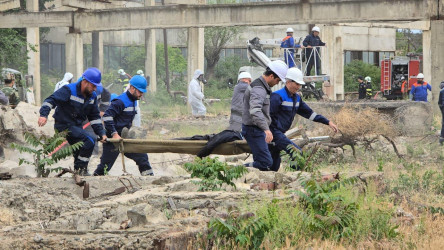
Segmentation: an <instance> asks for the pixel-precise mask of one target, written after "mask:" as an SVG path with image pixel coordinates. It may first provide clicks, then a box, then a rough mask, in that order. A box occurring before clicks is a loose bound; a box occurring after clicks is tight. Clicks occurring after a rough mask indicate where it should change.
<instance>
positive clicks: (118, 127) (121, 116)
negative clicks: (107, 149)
mask: <svg viewBox="0 0 444 250" xmlns="http://www.w3.org/2000/svg"><path fill="white" fill-rule="evenodd" d="M136 101H137V100H136V99H135V98H134V97H133V96H132V95H131V93H130V92H129V91H126V92H125V93H123V94H121V95H119V96H118V97H117V98H116V99H114V100H112V101H111V105H110V106H109V108H108V109H107V110H106V111H105V114H104V115H103V122H104V123H105V128H106V135H107V136H108V137H111V136H112V135H113V134H115V133H118V134H119V135H121V133H122V129H123V128H125V127H126V128H131V126H132V123H133V119H134V116H135V115H136V112H137V111H136V106H137V102H136Z"/></svg>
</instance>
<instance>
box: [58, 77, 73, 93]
mask: <svg viewBox="0 0 444 250" xmlns="http://www.w3.org/2000/svg"><path fill="white" fill-rule="evenodd" d="M73 77H74V76H73V74H71V73H69V72H66V73H65V75H64V76H63V79H62V80H61V81H60V82H58V83H56V85H55V88H54V92H56V91H57V90H59V89H60V88H61V87H63V86H65V85H68V84H70V83H71V81H72V78H73Z"/></svg>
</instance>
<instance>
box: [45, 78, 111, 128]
mask: <svg viewBox="0 0 444 250" xmlns="http://www.w3.org/2000/svg"><path fill="white" fill-rule="evenodd" d="M80 84H81V82H80V81H79V82H76V83H70V84H68V85H65V86H63V87H62V88H60V89H59V90H57V91H56V92H54V93H53V94H52V95H50V96H49V97H48V98H46V99H45V101H43V104H42V107H41V108H40V116H41V117H48V115H49V113H50V112H51V109H53V108H56V107H57V108H56V110H55V112H54V115H53V117H54V119H55V124H54V126H55V127H56V129H57V130H59V131H63V130H65V129H69V127H71V126H82V123H83V121H85V120H86V119H88V120H89V121H90V123H91V126H92V128H93V129H94V132H95V133H96V134H97V135H99V136H102V135H105V130H104V129H103V125H102V120H101V118H100V112H99V108H98V106H97V95H96V93H95V92H93V93H92V95H91V96H88V97H86V98H85V97H84V96H83V95H82V93H81V91H80Z"/></svg>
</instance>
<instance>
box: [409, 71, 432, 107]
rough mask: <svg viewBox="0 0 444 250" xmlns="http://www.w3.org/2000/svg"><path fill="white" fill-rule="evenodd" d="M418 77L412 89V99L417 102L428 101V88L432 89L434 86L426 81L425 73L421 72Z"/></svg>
mask: <svg viewBox="0 0 444 250" xmlns="http://www.w3.org/2000/svg"><path fill="white" fill-rule="evenodd" d="M416 79H418V80H417V81H416V82H415V83H414V84H413V85H412V90H411V91H410V94H411V99H412V100H413V101H415V102H427V90H430V91H432V86H430V84H428V83H427V82H424V75H423V74H422V73H419V74H418V75H417V76H416Z"/></svg>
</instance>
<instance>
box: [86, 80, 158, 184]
mask: <svg viewBox="0 0 444 250" xmlns="http://www.w3.org/2000/svg"><path fill="white" fill-rule="evenodd" d="M129 84H130V87H129V89H128V90H127V91H126V92H124V93H123V94H121V95H119V96H118V97H117V98H115V99H113V100H112V101H111V104H110V107H109V108H108V109H107V110H106V111H105V114H104V115H103V122H104V123H105V128H106V134H107V136H108V137H111V138H113V139H120V138H121V137H120V135H121V134H122V130H123V128H128V129H129V128H131V126H132V124H133V119H134V117H135V115H136V112H137V111H136V108H137V100H140V98H141V97H142V95H143V93H145V92H146V86H147V82H146V79H145V77H143V76H140V75H136V76H133V77H132V78H131V80H130V81H129ZM118 156H119V151H118V150H117V149H116V148H115V147H114V145H113V144H112V143H105V144H103V154H102V157H101V158H100V164H99V165H98V166H97V169H96V170H95V171H94V175H104V174H105V168H107V171H110V170H111V168H112V167H113V165H114V162H115V161H116V159H117V157H118ZM125 156H126V157H128V158H130V159H132V160H134V161H135V162H136V164H137V166H138V167H139V171H140V174H141V175H142V176H144V175H153V169H152V168H151V165H150V163H149V161H148V154H142V153H125Z"/></svg>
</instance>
